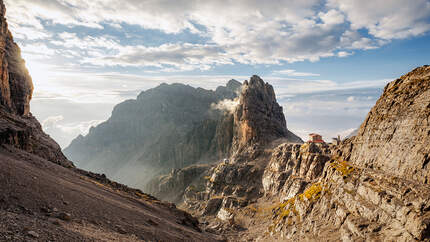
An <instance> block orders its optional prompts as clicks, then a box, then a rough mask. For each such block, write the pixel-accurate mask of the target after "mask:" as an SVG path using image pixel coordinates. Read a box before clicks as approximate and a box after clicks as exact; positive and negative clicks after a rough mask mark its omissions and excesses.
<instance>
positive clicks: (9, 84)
mask: <svg viewBox="0 0 430 242" xmlns="http://www.w3.org/2000/svg"><path fill="white" fill-rule="evenodd" d="M5 12H6V9H5V6H4V4H3V2H0V15H1V16H0V62H1V65H0V145H1V146H3V147H4V148H7V149H9V150H11V151H13V150H14V149H19V150H23V151H26V152H29V153H32V154H35V155H37V156H39V157H42V158H45V159H47V160H49V161H51V162H54V163H57V164H60V165H63V166H66V167H72V166H73V163H72V162H70V161H68V160H67V159H66V157H65V156H64V155H63V153H62V152H61V148H60V146H59V145H58V144H57V143H56V142H55V141H54V140H52V139H51V138H50V137H49V136H48V135H46V134H45V133H44V132H43V131H42V127H41V126H40V124H39V122H38V121H37V120H36V119H35V118H34V117H33V116H32V114H31V113H30V99H31V96H32V93H33V83H32V80H31V77H30V75H29V73H28V70H27V68H26V67H25V62H24V60H23V59H22V58H21V50H20V48H19V47H18V45H17V44H16V43H15V42H14V41H13V37H12V34H11V32H10V31H9V30H8V25H7V22H6V19H5Z"/></svg>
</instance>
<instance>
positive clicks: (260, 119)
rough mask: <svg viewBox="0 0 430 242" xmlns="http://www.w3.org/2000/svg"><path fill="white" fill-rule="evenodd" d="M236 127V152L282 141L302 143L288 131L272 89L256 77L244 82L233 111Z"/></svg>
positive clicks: (234, 142)
mask: <svg viewBox="0 0 430 242" xmlns="http://www.w3.org/2000/svg"><path fill="white" fill-rule="evenodd" d="M234 125H235V136H234V141H233V147H234V148H233V149H234V150H235V151H237V152H240V151H241V150H242V149H244V148H246V147H249V146H252V145H256V144H259V145H266V144H268V143H269V142H271V141H274V140H276V139H279V138H285V139H287V140H288V141H290V142H298V143H301V142H303V141H302V140H301V139H300V138H299V137H297V136H296V135H294V134H292V133H291V132H289V131H288V129H287V123H286V120H285V116H284V113H283V110H282V107H281V106H280V105H279V104H278V102H277V101H276V96H275V91H274V90H273V86H272V85H270V84H269V83H265V82H264V81H263V80H262V79H261V78H260V77H259V76H256V75H254V76H252V77H251V79H250V80H249V82H248V81H244V83H243V86H242V90H241V93H240V97H239V105H238V106H237V108H236V110H235V112H234Z"/></svg>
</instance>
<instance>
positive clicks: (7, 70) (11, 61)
mask: <svg viewBox="0 0 430 242" xmlns="http://www.w3.org/2000/svg"><path fill="white" fill-rule="evenodd" d="M5 14H6V8H5V6H4V4H3V3H1V4H0V59H1V65H0V105H2V106H3V107H4V108H6V110H7V111H8V112H10V113H13V114H17V115H28V114H29V113H30V99H31V95H32V93H33V82H32V80H31V77H30V75H29V73H28V70H27V68H25V62H24V60H23V59H22V58H21V50H20V48H19V47H18V45H17V44H16V43H15V42H14V41H13V37H12V34H11V33H10V31H9V29H8V25H7V22H6V19H5Z"/></svg>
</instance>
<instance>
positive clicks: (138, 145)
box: [64, 80, 241, 186]
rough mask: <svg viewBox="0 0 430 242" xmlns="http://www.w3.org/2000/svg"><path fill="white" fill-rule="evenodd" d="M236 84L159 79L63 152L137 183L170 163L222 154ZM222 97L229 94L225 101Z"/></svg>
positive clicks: (228, 139)
mask: <svg viewBox="0 0 430 242" xmlns="http://www.w3.org/2000/svg"><path fill="white" fill-rule="evenodd" d="M240 86H241V84H240V83H239V82H237V81H235V80H231V81H229V82H228V84H227V85H226V86H225V87H219V88H217V89H216V90H215V91H210V90H205V89H202V88H193V87H191V86H187V85H182V84H172V85H167V84H161V85H160V86H158V87H156V88H153V89H150V90H147V91H145V92H142V93H141V94H140V95H139V96H138V97H137V99H136V100H128V101H125V102H123V103H120V104H118V105H117V106H116V107H115V108H114V110H113V112H112V116H111V118H110V119H109V120H108V121H106V122H104V123H102V124H100V125H98V126H97V127H95V128H92V129H91V130H90V132H89V134H88V135H87V136H85V137H83V136H79V137H78V138H76V139H75V140H74V141H73V142H72V143H71V144H70V146H69V147H67V148H66V149H65V150H64V152H65V154H66V155H67V156H68V157H69V158H70V159H72V160H74V161H75V162H76V163H77V165H78V166H80V167H82V168H85V169H89V170H93V171H97V172H101V173H105V174H107V175H108V176H109V177H113V178H115V179H117V180H120V181H122V182H125V183H127V184H133V185H137V186H141V185H142V184H144V183H145V182H146V181H147V180H148V179H150V178H152V177H153V176H154V175H157V174H162V173H167V172H170V170H171V169H172V168H182V167H184V166H187V165H191V164H194V163H197V162H203V163H207V162H212V161H215V160H218V159H221V158H224V157H226V156H227V154H228V153H229V152H230V149H231V140H232V136H233V119H232V114H230V112H229V111H228V110H227V109H228V108H229V107H227V106H228V104H229V105H233V104H231V103H234V101H232V100H233V99H235V98H236V97H237V92H238V90H239V88H240ZM223 100H230V101H229V102H226V104H225V105H227V106H225V105H224V103H223ZM217 104H219V105H217Z"/></svg>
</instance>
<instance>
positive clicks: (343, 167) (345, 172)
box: [330, 158, 354, 176]
mask: <svg viewBox="0 0 430 242" xmlns="http://www.w3.org/2000/svg"><path fill="white" fill-rule="evenodd" d="M330 166H331V167H333V168H334V169H336V171H338V172H339V173H340V174H342V176H349V175H350V174H351V173H352V172H353V171H354V167H353V166H352V165H350V164H349V163H348V162H346V161H344V160H341V159H340V158H337V159H335V160H334V161H333V162H331V163H330Z"/></svg>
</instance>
